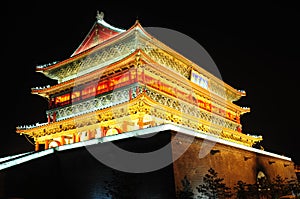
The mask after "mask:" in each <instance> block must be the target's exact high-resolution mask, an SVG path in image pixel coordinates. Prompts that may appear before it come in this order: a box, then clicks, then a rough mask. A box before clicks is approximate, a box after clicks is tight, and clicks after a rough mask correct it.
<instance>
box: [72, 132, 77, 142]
mask: <svg viewBox="0 0 300 199" xmlns="http://www.w3.org/2000/svg"><path fill="white" fill-rule="evenodd" d="M72 141H73V143H75V142H76V135H75V134H73V135H72Z"/></svg>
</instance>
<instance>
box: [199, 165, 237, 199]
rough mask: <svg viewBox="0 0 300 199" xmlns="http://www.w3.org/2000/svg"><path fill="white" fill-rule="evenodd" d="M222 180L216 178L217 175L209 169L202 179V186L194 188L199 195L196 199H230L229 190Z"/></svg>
mask: <svg viewBox="0 0 300 199" xmlns="http://www.w3.org/2000/svg"><path fill="white" fill-rule="evenodd" d="M223 180H224V179H223V178H219V177H218V173H217V172H216V171H215V170H214V169H213V168H210V169H209V170H208V174H205V176H204V177H203V184H200V185H198V186H197V187H196V189H197V191H198V192H199V194H200V195H199V196H198V198H208V199H215V198H218V199H222V198H230V197H231V196H232V194H231V189H230V188H229V187H227V186H226V184H225V183H223Z"/></svg>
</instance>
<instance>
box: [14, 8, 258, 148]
mask: <svg viewBox="0 0 300 199" xmlns="http://www.w3.org/2000/svg"><path fill="white" fill-rule="evenodd" d="M36 71H37V72H41V73H43V74H44V75H45V76H47V77H49V78H51V79H55V80H58V84H56V85H53V86H45V87H37V88H32V93H33V94H38V95H40V96H43V97H45V98H47V99H49V103H50V104H51V103H54V104H55V103H56V102H57V103H60V106H53V107H52V108H50V109H49V110H48V111H47V115H51V117H54V115H55V120H53V121H48V122H47V123H43V124H40V125H36V126H23V127H17V132H18V133H20V134H26V135H29V136H30V137H32V138H34V139H35V141H36V142H38V143H42V144H45V143H48V141H51V140H55V139H56V141H57V138H58V137H64V138H63V139H65V137H68V136H69V137H72V136H73V138H72V139H73V141H72V142H75V141H76V140H77V139H75V138H74V136H75V134H76V135H77V134H80V136H81V133H82V132H86V131H89V132H92V131H95V132H96V129H98V131H100V130H99V128H101V129H102V130H103V129H105V128H112V127H115V128H117V129H119V133H125V132H126V131H130V130H134V129H135V127H134V126H137V127H138V128H144V127H145V126H147V127H149V126H150V127H151V126H157V125H160V124H165V123H172V124H178V125H182V126H185V127H188V128H191V129H194V130H195V131H198V132H200V133H204V134H209V135H215V136H220V137H221V138H223V139H225V140H229V141H232V142H235V143H239V144H242V145H246V146H252V145H253V144H254V143H256V142H259V141H261V140H262V138H261V136H252V135H247V134H244V133H242V132H241V126H242V125H241V124H240V116H241V115H242V114H244V113H247V112H249V111H250V109H249V108H245V107H240V106H238V105H236V104H234V103H233V101H236V100H238V99H240V98H241V97H242V96H245V95H246V93H245V92H244V91H241V90H237V89H235V88H233V87H231V86H230V85H228V84H226V83H224V82H223V81H222V80H220V79H219V78H217V77H216V76H214V75H213V74H211V73H209V72H208V71H206V70H205V69H203V68H202V67H201V66H199V65H197V64H195V63H194V62H192V61H191V60H189V59H188V58H186V57H184V56H182V55H181V54H179V53H178V52H176V51H175V50H173V49H172V48H170V47H169V46H167V45H166V44H164V43H162V42H161V41H159V40H158V39H156V38H155V37H153V36H152V35H150V34H149V33H148V32H146V31H145V29H144V28H143V27H142V26H141V24H140V23H139V21H136V22H135V23H134V25H133V26H132V27H130V28H129V29H127V30H123V29H120V28H116V27H114V26H112V25H110V24H108V23H107V22H105V21H104V19H103V13H98V14H97V21H96V22H95V23H94V25H93V27H92V28H91V30H90V31H89V33H88V34H87V36H86V37H85V39H84V40H83V42H82V43H81V44H80V46H79V47H78V48H77V49H76V50H75V52H74V53H73V54H72V55H71V56H70V57H69V58H67V59H65V60H63V61H61V62H55V63H53V64H47V65H43V66H38V67H37V68H36ZM192 74H193V75H196V76H197V75H198V74H199V76H201V78H203V79H204V81H205V83H206V84H205V85H206V86H201V85H199V84H197V83H195V82H192V81H191V78H192V77H191V76H192ZM95 83H96V86H94V84H95ZM83 85H85V87H84V86H83ZM86 87H87V88H89V89H90V90H89V91H86V90H85V91H84V92H91V93H97V92H98V90H97V89H98V88H99V89H100V87H101V89H102V90H101V89H100V90H101V91H100V90H99V92H98V94H97V96H96V95H93V96H92V97H91V96H90V97H89V98H88V97H86V98H84V100H82V101H76V103H75V101H72V100H73V96H75V97H76V95H77V94H78V92H79V91H77V90H80V89H85V88H86ZM102 87H103V88H102ZM104 87H105V89H104ZM112 91H114V94H112ZM79 95H80V94H78V96H79ZM75 97H74V98H75ZM66 99H67V100H69V101H70V102H68V104H67V103H66V102H67V100H66ZM78 99H79V98H78ZM60 100H61V101H60ZM61 102H63V103H61ZM73 102H74V103H73ZM64 103H65V104H64ZM82 107H85V108H84V110H83V109H82ZM120 121H122V122H120ZM124 126H126V127H124ZM127 126H129V127H127ZM102 130H101V131H102ZM98 131H97V132H98ZM95 132H94V134H95ZM103 135H105V134H101V136H103ZM107 135H108V134H106V136H107ZM77 136H78V135H77ZM77 141H78V140H77ZM62 142H64V141H62Z"/></svg>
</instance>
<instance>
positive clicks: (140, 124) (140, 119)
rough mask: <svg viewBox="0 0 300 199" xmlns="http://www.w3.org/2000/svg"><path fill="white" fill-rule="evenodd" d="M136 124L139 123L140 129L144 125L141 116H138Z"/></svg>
mask: <svg viewBox="0 0 300 199" xmlns="http://www.w3.org/2000/svg"><path fill="white" fill-rule="evenodd" d="M138 125H139V128H140V129H142V128H143V127H144V121H143V117H140V118H139V121H138Z"/></svg>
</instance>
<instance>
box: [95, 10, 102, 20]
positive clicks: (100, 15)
mask: <svg viewBox="0 0 300 199" xmlns="http://www.w3.org/2000/svg"><path fill="white" fill-rule="evenodd" d="M103 18H104V13H103V12H100V13H99V10H97V15H96V19H97V20H99V21H102V20H103Z"/></svg>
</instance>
